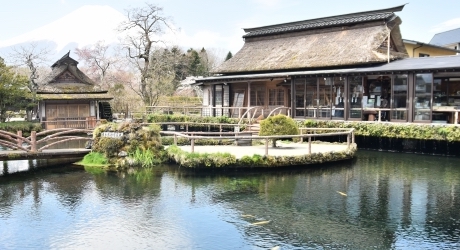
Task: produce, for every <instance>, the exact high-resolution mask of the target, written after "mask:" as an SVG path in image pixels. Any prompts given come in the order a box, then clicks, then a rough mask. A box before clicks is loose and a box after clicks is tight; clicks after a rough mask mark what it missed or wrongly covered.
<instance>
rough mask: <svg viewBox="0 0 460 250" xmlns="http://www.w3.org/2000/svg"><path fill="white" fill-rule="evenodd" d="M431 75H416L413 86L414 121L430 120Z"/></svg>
mask: <svg viewBox="0 0 460 250" xmlns="http://www.w3.org/2000/svg"><path fill="white" fill-rule="evenodd" d="M432 85H433V76H432V74H416V75H415V86H414V121H430V120H431V86H432Z"/></svg>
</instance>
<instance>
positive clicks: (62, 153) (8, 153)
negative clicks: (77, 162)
mask: <svg viewBox="0 0 460 250" xmlns="http://www.w3.org/2000/svg"><path fill="white" fill-rule="evenodd" d="M89 152H91V149H84V148H72V149H44V150H42V151H41V152H26V151H22V150H4V151H0V161H12V160H27V159H51V158H78V157H81V158H83V157H84V156H85V155H86V154H88V153H89Z"/></svg>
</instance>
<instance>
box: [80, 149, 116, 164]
mask: <svg viewBox="0 0 460 250" xmlns="http://www.w3.org/2000/svg"><path fill="white" fill-rule="evenodd" d="M80 164H82V165H86V166H106V165H108V164H109V160H108V159H107V158H106V157H105V156H104V154H101V153H98V152H91V153H89V154H87V155H85V157H84V158H83V160H82V161H81V162H80Z"/></svg>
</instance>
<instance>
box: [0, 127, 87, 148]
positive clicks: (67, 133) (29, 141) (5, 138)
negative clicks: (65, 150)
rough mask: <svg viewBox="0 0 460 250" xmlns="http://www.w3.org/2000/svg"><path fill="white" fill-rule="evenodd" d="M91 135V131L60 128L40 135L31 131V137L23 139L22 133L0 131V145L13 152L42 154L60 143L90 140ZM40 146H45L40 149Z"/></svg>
mask: <svg viewBox="0 0 460 250" xmlns="http://www.w3.org/2000/svg"><path fill="white" fill-rule="evenodd" d="M89 133H92V130H91V129H72V128H60V129H50V130H45V131H42V132H39V133H37V132H36V131H31V133H30V136H28V137H23V136H22V131H18V132H17V133H16V134H14V133H10V132H7V131H2V130H0V145H1V146H3V147H6V148H7V149H11V150H22V151H26V152H32V153H33V152H41V151H43V150H44V149H47V148H50V147H52V146H54V145H57V144H60V143H64V142H68V141H75V140H89V139H90V138H88V134H89ZM83 134H84V136H83ZM40 145H43V146H41V147H39V146H40Z"/></svg>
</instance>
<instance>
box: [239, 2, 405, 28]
mask: <svg viewBox="0 0 460 250" xmlns="http://www.w3.org/2000/svg"><path fill="white" fill-rule="evenodd" d="M404 6H405V4H403V5H400V6H396V7H392V8H386V9H379V10H371V11H361V12H355V13H348V14H342V15H335V16H328V17H319V18H313V19H306V20H302V21H295V22H287V23H281V24H274V25H267V26H260V27H254V28H243V30H244V31H245V32H251V31H256V30H263V29H269V28H277V27H282V26H289V25H297V24H299V25H300V24H304V23H310V22H311V23H315V21H316V23H319V22H322V21H327V20H331V19H332V20H336V19H346V18H350V17H355V16H366V15H370V14H377V13H394V12H396V11H401V10H402V9H403V8H404Z"/></svg>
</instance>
